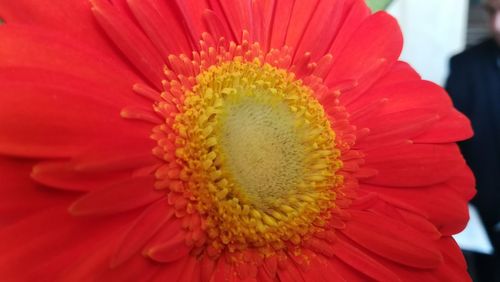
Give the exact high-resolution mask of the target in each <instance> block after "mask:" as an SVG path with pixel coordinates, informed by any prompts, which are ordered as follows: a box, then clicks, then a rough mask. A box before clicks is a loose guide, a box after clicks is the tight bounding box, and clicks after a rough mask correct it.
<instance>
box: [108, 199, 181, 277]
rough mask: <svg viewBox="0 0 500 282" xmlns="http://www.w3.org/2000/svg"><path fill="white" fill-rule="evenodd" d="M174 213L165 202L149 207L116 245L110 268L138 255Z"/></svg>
mask: <svg viewBox="0 0 500 282" xmlns="http://www.w3.org/2000/svg"><path fill="white" fill-rule="evenodd" d="M173 215H174V212H173V210H172V209H171V208H169V206H168V203H167V202H166V201H158V202H157V203H155V204H152V205H150V206H149V207H148V208H147V209H146V210H144V212H143V213H142V214H141V216H139V217H138V218H137V220H136V221H135V222H134V223H133V224H132V226H131V227H130V229H129V230H128V231H127V232H126V233H125V234H124V236H123V238H122V239H121V243H119V244H118V248H117V249H116V251H115V253H114V255H113V258H112V261H111V267H116V266H118V265H120V264H122V263H123V262H125V261H126V260H128V259H129V258H131V257H132V256H133V255H135V254H137V253H140V250H141V249H142V247H144V245H145V244H146V242H147V241H148V240H149V239H151V237H153V236H154V235H155V234H156V233H157V232H158V231H159V230H160V228H161V227H162V226H163V225H164V224H167V222H168V221H169V220H170V219H171V218H172V216H173Z"/></svg>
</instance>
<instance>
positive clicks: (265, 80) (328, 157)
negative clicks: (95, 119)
mask: <svg viewBox="0 0 500 282" xmlns="http://www.w3.org/2000/svg"><path fill="white" fill-rule="evenodd" d="M174 129H175V130H176V132H177V133H178V136H179V138H178V140H177V142H176V143H177V144H178V145H179V146H178V148H177V150H176V156H177V158H179V159H180V160H181V161H182V163H183V167H184V168H183V171H182V172H181V176H182V180H183V181H185V182H186V183H187V187H188V189H189V191H190V193H192V197H191V198H192V199H191V200H192V201H193V202H194V205H195V207H196V209H197V211H198V212H199V213H200V214H201V215H202V217H203V218H204V224H203V228H204V230H205V231H206V232H207V235H208V238H209V240H210V244H211V247H213V248H215V249H219V250H220V249H223V248H227V249H228V250H229V251H231V252H234V251H239V250H244V249H246V248H248V247H263V248H264V247H265V248H269V247H270V248H273V249H282V248H284V247H285V245H286V244H287V243H288V242H290V243H292V244H299V243H300V242H301V240H302V239H303V238H304V237H306V236H308V235H309V234H311V233H314V232H315V231H318V229H321V226H322V224H323V222H324V219H325V218H326V217H328V216H329V215H328V210H329V209H330V208H332V207H333V205H334V203H335V197H336V187H338V186H339V185H340V184H341V182H342V179H341V177H340V176H338V175H336V171H338V170H339V169H340V167H341V166H342V163H341V161H340V160H339V155H340V152H339V150H338V149H336V148H335V134H334V132H333V131H332V129H331V126H330V123H329V121H328V119H327V118H326V116H325V113H324V111H323V108H322V106H321V105H320V104H319V103H318V102H317V101H316V100H315V99H314V98H313V96H312V91H311V90H310V89H309V88H308V87H306V86H304V85H303V84H302V82H301V81H300V80H297V79H296V78H295V77H294V75H293V74H291V73H289V72H287V71H285V70H280V69H277V68H275V67H273V66H271V65H269V64H262V63H261V62H260V61H259V60H258V59H255V60H254V61H252V62H247V61H245V60H243V59H242V58H239V57H237V58H234V59H233V60H232V61H229V62H224V63H221V64H219V65H216V66H212V67H210V68H209V69H208V70H206V71H204V72H202V73H201V74H199V75H198V76H197V77H196V86H195V87H194V88H193V89H192V91H191V92H188V93H186V96H185V100H184V105H183V109H182V111H181V113H180V114H178V115H177V116H176V119H175V123H174Z"/></svg>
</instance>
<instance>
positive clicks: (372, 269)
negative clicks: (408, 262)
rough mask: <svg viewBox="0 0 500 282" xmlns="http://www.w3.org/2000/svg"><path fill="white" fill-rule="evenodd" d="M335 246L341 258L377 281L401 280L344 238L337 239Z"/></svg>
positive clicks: (336, 253)
mask: <svg viewBox="0 0 500 282" xmlns="http://www.w3.org/2000/svg"><path fill="white" fill-rule="evenodd" d="M334 248H335V255H336V256H337V257H338V258H339V259H340V260H342V261H343V262H345V263H346V264H348V265H349V266H351V267H353V268H354V269H355V270H357V271H358V272H360V273H363V274H365V275H366V276H368V277H371V278H372V279H375V280H376V281H401V279H400V278H399V277H397V276H396V274H394V273H393V272H392V271H391V270H389V269H388V268H386V267H385V266H383V265H382V264H380V263H379V262H377V261H376V260H375V259H373V258H372V257H370V256H369V255H367V254H366V253H364V252H362V251H360V250H359V249H357V248H356V247H354V246H351V245H350V244H349V243H347V242H345V241H344V240H339V241H337V242H336V243H335V244H334Z"/></svg>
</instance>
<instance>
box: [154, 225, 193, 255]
mask: <svg viewBox="0 0 500 282" xmlns="http://www.w3.org/2000/svg"><path fill="white" fill-rule="evenodd" d="M185 240H186V235H185V234H184V232H183V231H182V230H179V232H178V233H177V234H176V235H175V236H174V237H172V238H170V239H169V240H168V241H165V242H162V243H161V244H160V245H156V246H153V247H152V248H149V249H148V250H147V255H148V256H149V257H150V258H152V259H154V260H155V261H158V262H173V261H176V260H179V259H181V258H183V257H185V256H187V255H189V251H191V248H190V247H188V246H187V245H186V243H185Z"/></svg>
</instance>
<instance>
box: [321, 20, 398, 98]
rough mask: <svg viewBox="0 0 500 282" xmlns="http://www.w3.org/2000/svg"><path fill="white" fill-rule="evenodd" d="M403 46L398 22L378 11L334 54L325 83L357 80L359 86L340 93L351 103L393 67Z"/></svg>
mask: <svg viewBox="0 0 500 282" xmlns="http://www.w3.org/2000/svg"><path fill="white" fill-rule="evenodd" d="M339 36H340V35H339ZM402 46H403V38H402V35H401V31H400V29H399V25H398V23H397V21H396V20H395V19H394V18H393V17H391V16H389V15H388V14H386V13H384V12H379V13H377V14H374V15H372V16H370V17H368V18H367V19H366V20H365V21H363V23H362V24H361V26H360V27H359V28H358V29H357V30H356V31H355V32H354V34H353V35H352V37H351V38H350V39H349V41H348V43H347V44H346V46H345V47H344V48H343V49H340V50H338V53H337V52H335V53H332V55H333V58H334V61H333V65H332V69H331V71H330V73H329V75H328V77H327V78H326V80H325V83H326V84H327V85H329V86H333V85H335V84H336V83H338V82H342V81H348V80H354V81H357V82H358V86H357V87H356V88H354V89H353V90H352V91H349V92H346V93H344V94H343V95H342V96H340V98H341V101H342V102H343V103H344V104H348V103H349V102H350V101H353V100H354V99H356V98H358V97H359V95H360V94H361V93H362V92H363V91H364V90H366V89H367V88H368V87H369V86H371V85H372V84H373V83H374V82H375V81H376V80H377V79H379V78H380V77H381V76H382V75H384V74H385V73H386V72H387V71H388V70H389V69H390V68H391V67H392V65H393V64H394V63H395V62H396V60H397V58H398V57H399V55H400V53H401V48H402Z"/></svg>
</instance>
